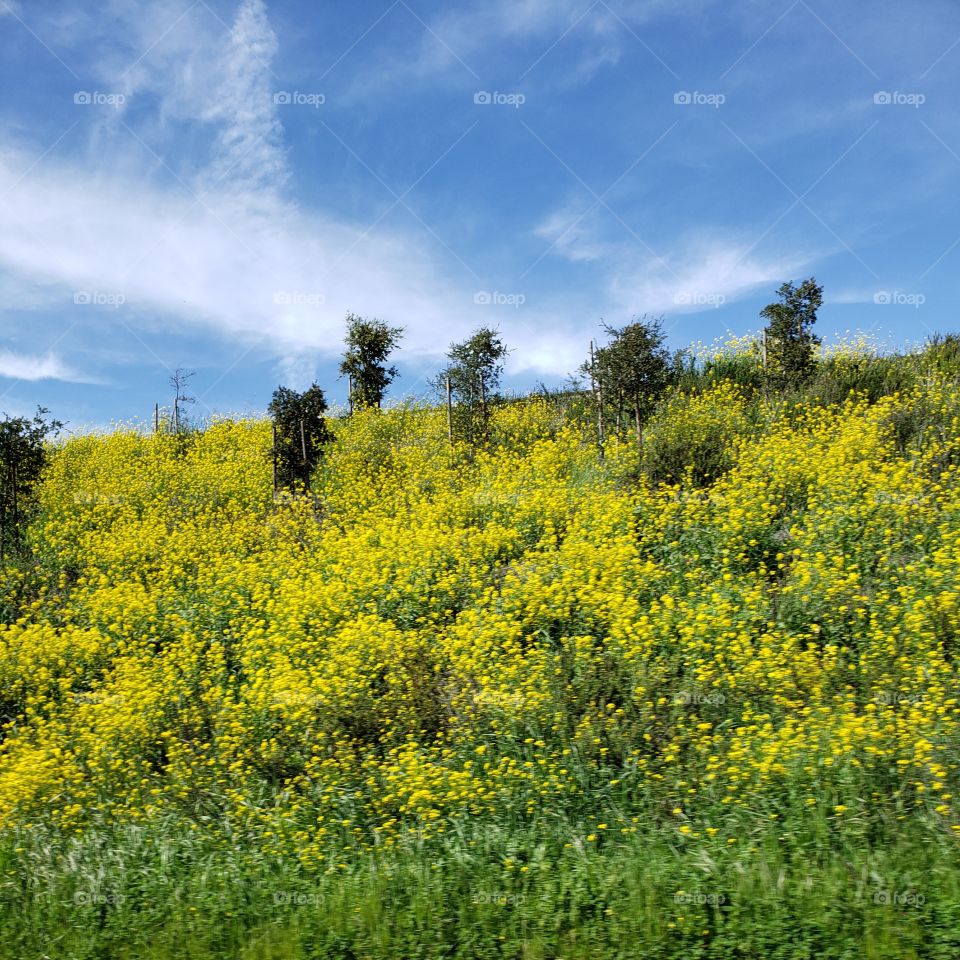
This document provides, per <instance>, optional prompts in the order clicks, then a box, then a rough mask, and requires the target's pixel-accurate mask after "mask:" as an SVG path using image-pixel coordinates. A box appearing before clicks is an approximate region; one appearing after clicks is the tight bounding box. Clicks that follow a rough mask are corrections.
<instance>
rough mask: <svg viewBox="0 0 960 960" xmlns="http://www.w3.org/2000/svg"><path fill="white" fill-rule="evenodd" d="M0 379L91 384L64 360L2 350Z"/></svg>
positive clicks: (50, 356)
mask: <svg viewBox="0 0 960 960" xmlns="http://www.w3.org/2000/svg"><path fill="white" fill-rule="evenodd" d="M0 377H6V378H8V379H11V380H68V381H71V382H73V383H89V382H91V381H90V379H89V378H88V377H84V376H82V375H81V374H79V373H76V372H75V371H74V370H71V369H70V367H68V366H67V365H66V364H65V363H64V362H63V361H62V360H60V359H59V358H58V357H55V356H54V355H53V354H47V355H46V356H43V357H39V356H28V355H27V354H21V353H13V352H11V351H10V350H0Z"/></svg>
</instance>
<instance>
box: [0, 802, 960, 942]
mask: <svg viewBox="0 0 960 960" xmlns="http://www.w3.org/2000/svg"><path fill="white" fill-rule="evenodd" d="M738 821H739V822H742V823H743V824H744V827H745V829H748V828H746V824H748V823H750V822H752V823H754V824H755V823H756V822H757V818H756V817H755V816H754V817H750V816H747V815H746V813H744V815H743V816H737V815H736V814H735V815H733V816H731V817H729V818H728V821H727V823H726V824H725V827H724V830H725V832H723V833H719V834H718V835H717V836H716V837H714V838H712V839H711V840H709V841H707V840H705V839H700V840H696V841H690V842H689V843H688V842H687V841H686V840H685V839H684V838H683V837H682V836H680V835H679V834H678V832H677V830H676V828H675V826H672V825H670V826H667V827H661V828H654V827H649V826H645V825H644V824H640V825H639V827H638V832H637V833H635V834H628V835H622V834H621V835H613V834H611V833H610V832H608V831H595V835H596V836H597V839H596V840H594V841H590V842H585V840H584V837H585V835H587V834H585V831H586V830H587V829H589V827H588V826H587V825H584V824H575V823H565V822H561V821H558V820H546V819H544V820H540V821H535V822H529V823H514V824H508V825H505V826H497V825H495V824H490V823H486V824H480V823H473V824H471V823H470V822H464V823H460V824H454V825H453V826H452V829H451V832H449V833H448V834H447V836H446V837H444V838H442V839H441V840H434V841H430V842H427V843H423V842H421V841H419V840H418V839H417V837H416V836H411V837H410V839H409V840H408V841H407V842H406V843H405V844H404V845H403V846H402V847H398V848H396V849H394V850H392V851H386V850H383V851H376V852H373V853H359V852H358V853H357V855H356V856H355V857H353V858H351V859H350V861H349V862H348V863H343V864H342V865H339V864H336V863H330V864H328V865H326V866H324V867H323V868H320V869H317V870H313V871H306V870H303V869H302V868H299V867H298V865H297V861H296V860H295V859H293V858H289V857H287V858H276V857H270V856H267V855H264V854H262V853H259V852H258V844H257V842H256V838H251V837H236V838H234V840H233V842H232V843H231V842H229V841H227V840H226V839H224V838H223V835H222V832H221V833H218V834H217V835H215V834H214V833H212V832H211V833H205V832H203V831H202V830H197V829H191V828H190V827H189V825H188V824H187V823H185V822H176V821H166V822H158V823H152V824H149V825H144V826H142V827H130V826H125V827H123V828H113V829H111V828H110V827H102V828H100V829H91V830H88V831H87V832H85V833H84V834H83V835H82V836H80V837H75V838H72V839H68V838H65V837H62V836H56V835H54V834H52V833H50V832H48V831H45V830H43V829H40V828H38V829H35V830H31V831H25V832H23V833H21V834H20V835H19V836H18V837H15V838H13V839H11V840H10V841H9V842H8V844H7V845H6V846H4V847H3V848H2V851H0V868H2V877H3V881H2V885H0V905H2V910H0V956H3V957H4V958H6V957H9V958H11V960H12V958H17V960H34V958H37V960H39V958H48V960H94V958H130V960H134V958H143V960H148V958H149V960H173V958H180V957H190V958H195V960H213V958H218V960H219V958H224V960H226V958H244V960H253V958H258V960H260V958H263V960H266V958H276V960H294V958H296V960H300V958H313V957H317V958H330V960H336V958H344V960H346V958H397V957H423V958H464V960H466V958H487V957H489V958H493V957H517V958H521V957H522V958H529V960H534V958H536V960H539V958H543V960H547V958H559V957H564V958H584V960H587V958H596V957H622V958H627V957H637V958H641V957H643V958H650V957H671V958H673V957H676V958H691V957H716V958H727V957H731V958H754V957H755V958H758V960H759V958H770V960H788V958H789V960H801V958H802V960H807V958H809V960H814V958H850V960H854V958H856V960H874V958H876V960H880V958H883V960H890V958H898V960H910V958H920V957H923V958H942V960H955V958H956V957H957V956H960V870H958V869H957V868H958V864H957V862H956V848H955V845H954V844H953V842H952V840H951V839H950V838H947V837H944V836H942V835H940V834H938V833H937V831H936V829H935V828H934V827H932V826H926V825H925V824H924V823H923V822H922V821H921V820H919V819H917V818H911V819H910V820H903V821H898V820H897V819H896V818H895V817H894V816H893V815H891V818H890V820H889V822H885V823H873V824H870V823H866V822H859V821H857V820H856V819H853V820H852V821H845V822H844V824H843V826H842V827H841V826H839V825H838V824H837V822H836V821H835V820H834V819H831V818H830V817H827V816H822V817H817V816H813V817H811V816H810V815H806V816H801V815H800V813H799V811H797V812H796V813H794V814H791V815H788V816H787V817H786V818H785V822H771V823H770V825H769V826H768V827H766V828H763V829H762V830H758V829H757V828H756V827H755V826H754V827H752V828H749V829H750V831H751V832H750V833H744V834H743V835H740V836H737V832H736V831H737V827H736V824H737V823H738ZM870 834H873V839H872V840H871V838H870ZM731 835H732V836H734V837H735V842H734V843H732V844H730V843H728V842H727V840H728V836H731ZM215 836H217V838H216V839H215ZM15 845H16V846H15ZM524 868H526V869H524ZM680 918H683V919H680Z"/></svg>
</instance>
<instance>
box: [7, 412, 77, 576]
mask: <svg viewBox="0 0 960 960" xmlns="http://www.w3.org/2000/svg"><path fill="white" fill-rule="evenodd" d="M49 412H50V411H49V410H47V409H46V408H44V407H37V412H36V414H35V415H34V417H33V419H32V420H27V419H26V417H9V416H7V415H6V414H4V418H3V420H0V560H4V559H5V558H6V557H7V556H8V555H9V554H10V553H11V552H15V551H16V550H18V549H19V548H20V547H21V546H22V545H23V532H24V528H25V526H26V521H27V520H29V518H30V516H31V514H32V513H33V511H34V509H35V507H36V501H37V498H36V491H37V486H38V484H39V481H40V476H41V474H42V472H43V468H44V466H45V464H46V462H47V451H46V447H45V445H44V441H45V440H46V438H47V437H48V436H49V435H50V434H56V433H57V431H59V430H60V429H61V428H62V427H63V424H62V423H61V422H60V421H59V420H51V421H49V422H47V421H46V420H45V419H44V418H45V416H46V415H47V414H48V413H49Z"/></svg>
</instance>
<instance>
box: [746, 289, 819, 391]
mask: <svg viewBox="0 0 960 960" xmlns="http://www.w3.org/2000/svg"><path fill="white" fill-rule="evenodd" d="M777 296H779V297H780V302H779V303H771V304H768V305H767V306H766V307H764V308H763V310H761V311H760V316H761V317H763V318H764V319H765V320H766V321H767V326H766V329H765V331H764V332H765V334H766V338H767V368H768V370H770V372H771V374H772V376H773V378H774V379H776V380H778V381H779V382H780V383H781V384H783V385H786V384H790V383H801V382H803V381H804V380H806V379H807V378H808V377H809V376H810V375H811V374H812V373H813V371H814V370H815V368H816V363H817V361H816V348H817V347H818V346H819V345H820V342H821V340H820V337H818V336H817V335H816V334H815V333H814V332H813V326H814V324H815V323H816V322H817V310H819V309H820V307H821V305H822V304H823V287H822V286H819V285H818V284H817V282H816V279H815V278H814V277H810V279H809V280H804V281H803V283H801V284H800V286H798V287H795V286H794V285H793V284H792V283H784V284H782V285H781V287H780V289H779V290H777Z"/></svg>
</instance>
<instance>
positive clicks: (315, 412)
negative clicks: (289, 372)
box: [267, 383, 330, 490]
mask: <svg viewBox="0 0 960 960" xmlns="http://www.w3.org/2000/svg"><path fill="white" fill-rule="evenodd" d="M326 410H327V402H326V400H325V399H324V396H323V390H321V389H320V387H319V386H317V384H316V383H314V384H313V385H312V386H311V387H310V388H309V389H308V390H305V391H304V392H303V393H297V391H296V390H291V389H290V388H289V387H277V389H276V390H274V392H273V398H272V399H271V400H270V406H269V407H267V412H268V413H269V414H270V416H271V417H272V418H273V425H274V429H275V430H276V445H275V448H274V457H275V462H276V466H277V485H278V486H282V487H286V488H288V489H291V490H296V489H298V488H300V487H304V488H307V487H309V486H310V475H311V474H312V473H313V470H314V468H315V467H316V466H317V464H318V463H319V462H320V455H321V453H322V452H323V447H324V446H325V444H326V443H327V442H328V441H329V440H330V431H329V430H328V429H327V421H326V418H325V417H324V414H325V413H326Z"/></svg>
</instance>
